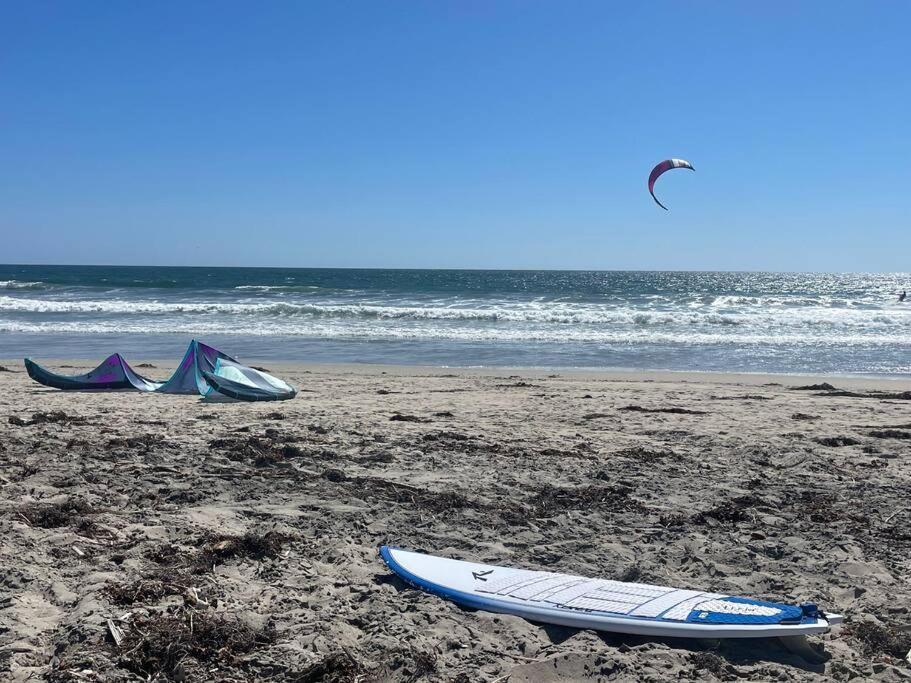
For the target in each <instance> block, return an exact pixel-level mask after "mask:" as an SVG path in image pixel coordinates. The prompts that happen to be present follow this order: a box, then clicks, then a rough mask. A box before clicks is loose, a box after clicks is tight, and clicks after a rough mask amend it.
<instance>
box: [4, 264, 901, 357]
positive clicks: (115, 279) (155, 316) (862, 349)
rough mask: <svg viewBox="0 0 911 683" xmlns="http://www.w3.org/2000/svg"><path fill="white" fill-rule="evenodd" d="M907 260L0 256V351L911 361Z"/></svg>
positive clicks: (26, 353) (6, 353)
mask: <svg viewBox="0 0 911 683" xmlns="http://www.w3.org/2000/svg"><path fill="white" fill-rule="evenodd" d="M909 285H911V276H909V275H908V274H863V273H850V274H825V273H726V272H713V273H703V272H645V271H642V272H619V271H605V272H593V271H585V272H584V271H471V270H379V269H377V270H366V269H365V270H357V269H298V268H183V267H173V268H166V267H146V266H143V267H109V266H0V358H15V357H22V356H31V357H34V358H36V359H38V360H40V359H43V358H45V359H46V358H86V359H99V360H100V359H101V358H102V357H103V356H105V355H106V354H108V353H111V352H113V351H121V352H124V353H125V354H126V355H127V357H128V358H140V357H141V358H163V359H168V358H173V359H175V360H176V359H178V358H179V357H180V354H181V353H182V351H183V349H184V347H185V346H186V342H187V341H188V340H189V339H190V338H192V337H196V338H199V339H201V340H203V341H206V342H208V343H210V344H213V345H215V346H217V347H220V348H223V349H224V350H225V351H226V352H228V353H230V354H231V355H233V356H235V357H237V358H240V359H246V360H253V359H260V360H269V359H278V360H292V361H311V362H367V363H408V364H428V365H443V366H527V367H552V368H558V367H575V368H639V369H670V370H704V371H746V372H789V373H833V374H839V373H841V374H869V375H901V374H905V373H908V372H909V371H911V302H909V303H901V302H898V300H897V298H898V294H899V292H901V291H902V290H904V289H906V288H911V287H909Z"/></svg>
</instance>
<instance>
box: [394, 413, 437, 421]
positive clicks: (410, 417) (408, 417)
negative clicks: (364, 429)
mask: <svg viewBox="0 0 911 683" xmlns="http://www.w3.org/2000/svg"><path fill="white" fill-rule="evenodd" d="M389 421H390V422H430V420H428V419H427V418H426V417H418V416H417V415H403V414H402V413H396V414H395V415H393V416H392V417H390V418H389Z"/></svg>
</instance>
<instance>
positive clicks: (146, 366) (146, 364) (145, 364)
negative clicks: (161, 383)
mask: <svg viewBox="0 0 911 683" xmlns="http://www.w3.org/2000/svg"><path fill="white" fill-rule="evenodd" d="M136 367H137V368H146V369H154V368H155V366H154V365H152V364H151V363H140V364H139V365H137V366H136Z"/></svg>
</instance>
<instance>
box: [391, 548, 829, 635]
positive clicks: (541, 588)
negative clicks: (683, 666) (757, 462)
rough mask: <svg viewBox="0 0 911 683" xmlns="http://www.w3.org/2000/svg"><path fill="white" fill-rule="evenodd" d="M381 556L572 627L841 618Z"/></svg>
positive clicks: (711, 629)
mask: <svg viewBox="0 0 911 683" xmlns="http://www.w3.org/2000/svg"><path fill="white" fill-rule="evenodd" d="M380 556H381V557H382V558H383V561H384V562H385V563H386V564H387V566H388V567H389V568H390V569H391V570H392V571H393V572H395V573H396V574H398V575H399V576H400V577H401V578H403V579H404V580H405V581H407V582H408V583H410V584H412V585H413V586H415V587H417V588H421V589H423V590H426V591H429V592H431V593H433V594H435V595H438V596H440V597H442V598H446V599H448V600H452V601H453V602H456V603H458V604H460V605H463V606H465V607H471V608H474V609H480V610H486V611H488V612H500V613H503V614H514V615H516V616H519V617H524V618H525V619H529V620H530V621H536V622H541V623H546V624H558V625H561V626H570V627H573V628H590V629H595V630H598V631H615V632H618V633H633V634H638V635H649V636H658V637H677V638H768V637H773V636H783V637H787V636H805V635H811V634H814V633H824V632H826V631H828V630H829V627H830V626H831V625H833V624H837V623H841V621H842V617H841V616H839V615H837V614H825V613H823V612H821V611H819V610H818V609H817V608H816V606H815V605H811V604H803V605H785V604H781V603H775V602H765V601H763V600H751V599H748V598H738V597H731V596H728V595H720V594H717V593H706V592H703V591H696V590H684V589H677V588H664V587H661V586H650V585H648V584H644V583H624V582H621V581H609V580H605V579H589V578H585V577H582V576H571V575H569V574H555V573H552V572H538V571H529V570H525V569H511V568H509V567H497V566H494V565H487V564H477V563H475V562H463V561H461V560H449V559H446V558H443V557H435V556H433V555H424V554H422V553H415V552H409V551H407V550H401V549H399V548H391V547H389V546H382V547H381V548H380Z"/></svg>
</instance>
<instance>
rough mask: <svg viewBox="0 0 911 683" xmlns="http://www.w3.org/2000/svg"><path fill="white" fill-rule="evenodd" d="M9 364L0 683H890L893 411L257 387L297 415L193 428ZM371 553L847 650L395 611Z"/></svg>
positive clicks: (696, 391) (905, 496) (392, 383)
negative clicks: (549, 580)
mask: <svg viewBox="0 0 911 683" xmlns="http://www.w3.org/2000/svg"><path fill="white" fill-rule="evenodd" d="M2 364H3V365H6V366H7V367H10V368H12V369H14V370H16V372H15V373H11V372H0V491H2V497H0V534H2V541H0V566H2V572H0V672H6V673H3V674H2V675H0V677H3V678H4V679H5V680H6V679H8V680H14V681H21V680H26V679H29V680H54V681H95V680H104V681H109V680H144V679H148V678H153V679H154V678H156V677H158V679H159V680H163V679H167V678H169V677H170V678H176V679H181V678H182V679H185V680H291V681H318V680H328V681H332V680H339V681H348V680H352V681H353V680H397V681H408V680H425V679H426V680H439V681H444V680H446V681H448V680H457V681H463V682H465V681H493V680H499V681H550V680H643V681H645V680H655V681H659V680H668V679H673V680H716V679H720V680H733V679H735V678H742V679H748V680H822V679H835V680H851V679H857V680H859V679H878V680H907V679H909V678H911V665H909V663H908V662H907V661H905V660H904V656H905V653H906V652H907V650H908V649H909V648H911V613H909V607H911V585H909V579H911V560H909V550H911V531H909V525H911V496H909V493H911V414H909V408H911V402H909V400H908V399H909V398H911V394H902V393H901V392H902V391H904V390H905V389H907V388H909V387H908V386H907V385H906V384H902V383H896V382H885V381H880V382H875V381H872V380H832V379H829V380H828V381H830V382H832V383H833V384H836V385H837V386H838V388H840V389H848V391H847V392H846V394H847V395H845V394H839V393H838V392H831V391H828V392H827V391H819V390H805V391H796V390H792V388H793V386H794V385H800V384H807V383H813V382H819V381H822V380H818V379H817V380H804V379H800V378H787V377H786V378H782V377H761V376H734V375H730V376H723V375H671V374H667V373H664V374H661V373H653V374H641V373H640V374H632V373H611V374H608V373H602V374H591V373H589V374H586V373H565V372H558V373H556V374H551V373H546V372H519V371H503V370H501V371H484V372H481V371H476V372H475V371H459V372H451V371H448V370H443V369H436V370H433V369H427V368H377V367H352V366H348V367H327V366H322V367H320V366H312V367H300V366H297V367H293V366H288V365H284V366H277V365H269V367H270V368H272V369H273V371H276V370H279V372H278V374H281V375H283V376H285V377H287V378H289V379H290V380H291V381H292V382H294V383H295V384H296V385H297V386H298V387H299V388H300V389H301V390H302V392H301V394H300V395H299V396H298V398H296V399H295V400H293V401H289V402H285V403H275V404H249V405H248V404H232V405H208V404H205V403H202V402H200V401H199V400H198V399H196V398H193V397H183V396H156V395H141V394H135V393H107V394H89V393H64V392H58V391H54V390H49V389H44V388H41V387H39V386H37V385H35V384H33V383H31V381H30V380H29V379H28V377H27V376H26V374H25V373H24V372H23V371H22V370H21V367H22V366H21V364H15V365H14V364H12V363H8V362H2ZM61 365H74V363H62V362H61V363H58V364H57V365H56V367H57V368H60V367H61ZM83 365H84V364H83ZM156 365H158V367H157V368H156V369H147V370H146V372H147V373H148V374H150V375H152V376H164V375H165V374H166V373H167V368H166V367H164V366H162V365H160V364H157V363H156ZM79 371H81V370H79V369H78V368H71V369H69V370H67V372H74V373H75V372H79ZM870 390H875V391H878V392H887V393H885V394H882V393H874V394H873V395H870V394H869V393H868V392H869V391H870ZM681 409H682V410H681ZM58 411H59V412H58ZM672 411H676V412H672ZM685 411H690V412H685ZM382 543H392V544H397V545H401V546H403V547H407V548H411V549H417V550H423V551H427V552H433V553H437V554H442V555H446V556H451V557H456V558H463V559H474V560H478V561H482V562H488V563H494V564H507V565H514V566H520V567H527V568H532V569H545V570H556V571H564V572H571V573H576V574H583V575H589V576H598V577H605V578H619V579H625V580H632V579H635V580H639V581H644V582H651V583H658V584H664V585H673V586H679V587H689V588H699V589H705V590H712V591H717V592H722V593H733V594H743V595H747V596H751V597H757V598H765V599H771V600H781V601H804V600H810V601H814V602H817V603H819V604H820V605H821V606H823V607H824V608H825V609H829V610H834V611H838V612H841V613H843V614H845V615H846V616H847V623H846V624H845V625H844V626H842V627H837V628H836V629H834V630H833V631H832V632H831V633H830V634H828V635H826V636H823V637H820V638H815V639H813V641H814V643H815V644H816V645H817V646H818V647H824V649H825V652H826V656H827V657H828V660H827V661H825V662H821V663H820V662H809V661H806V660H805V659H802V658H801V657H798V656H796V655H794V654H791V653H789V652H787V651H786V650H784V649H783V648H782V647H781V646H780V645H779V643H778V642H777V641H774V640H758V641H726V642H717V641H714V642H711V641H710V642H692V641H682V640H664V641H662V640H649V639H646V638H639V637H631V636H616V635H610V634H597V633H594V632H590V631H576V630H572V629H565V628H555V627H548V626H540V625H535V624H531V623H528V622H526V621H524V620H522V619H519V618H515V617H509V616H497V615H493V614H489V613H484V612H472V611H468V610H464V609H461V608H459V607H457V606H456V605H453V604H451V603H448V602H445V601H443V600H440V599H438V598H435V597H433V596H432V595H427V594H424V593H422V592H420V591H417V590H413V589H411V588H409V587H408V586H406V585H404V584H403V583H402V582H400V581H399V580H397V579H396V578H394V577H393V576H392V575H391V574H390V572H389V571H388V570H387V569H386V568H385V567H384V565H383V564H382V563H381V562H380V560H379V558H378V556H377V551H376V549H377V546H378V545H380V544H382ZM108 619H111V620H112V621H111V624H113V625H114V627H115V631H116V633H117V636H118V638H119V639H120V641H121V642H120V643H119V645H118V644H117V643H115V642H114V640H113V639H112V637H111V635H110V633H109V627H108V625H107V624H108V622H107V620H108Z"/></svg>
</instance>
